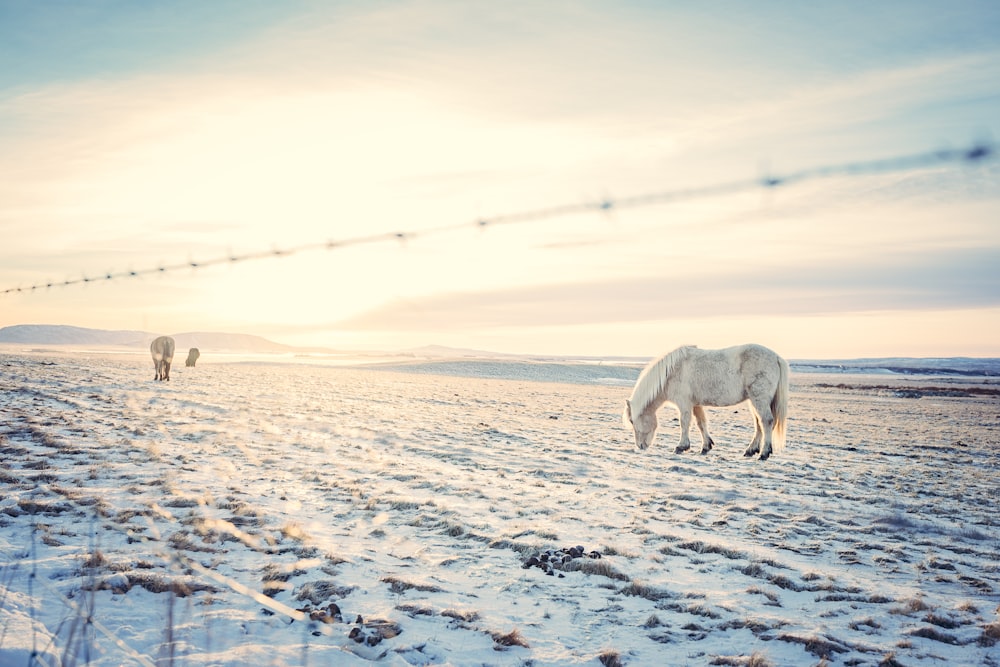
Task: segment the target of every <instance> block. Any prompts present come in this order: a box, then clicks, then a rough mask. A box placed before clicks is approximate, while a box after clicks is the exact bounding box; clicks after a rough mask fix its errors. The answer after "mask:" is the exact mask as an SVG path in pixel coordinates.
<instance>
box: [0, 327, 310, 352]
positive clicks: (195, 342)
mask: <svg viewBox="0 0 1000 667" xmlns="http://www.w3.org/2000/svg"><path fill="white" fill-rule="evenodd" d="M158 335H160V334H155V333H149V332H148V331H107V330H104V329H86V328H84V327H71V326H64V325H56V324H18V325H14V326H9V327H3V328H2V329H0V343H14V344H18V345H78V346H79V345H85V346H88V347H135V348H138V349H145V348H147V347H148V346H149V344H150V343H151V342H152V340H153V339H154V338H156V337H157V336H158ZM170 336H171V337H172V338H173V339H174V341H175V342H176V343H177V349H178V350H186V349H188V348H191V347H197V348H199V349H202V350H203V351H204V350H213V351H222V352H249V353H257V354H281V353H286V352H295V351H298V349H299V348H295V347H291V346H289V345H282V344H281V343H275V342H274V341H270V340H267V339H266V338H261V337H260V336H251V335H248V334H231V333H213V332H191V333H178V334H170Z"/></svg>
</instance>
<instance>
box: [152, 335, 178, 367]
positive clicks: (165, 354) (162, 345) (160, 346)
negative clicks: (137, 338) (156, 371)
mask: <svg viewBox="0 0 1000 667" xmlns="http://www.w3.org/2000/svg"><path fill="white" fill-rule="evenodd" d="M149 353H150V354H151V355H152V356H153V360H154V361H159V360H161V359H162V360H164V361H172V360H173V358H174V339H173V338H171V337H170V336H160V337H158V338H154V339H153V342H152V343H150V344H149Z"/></svg>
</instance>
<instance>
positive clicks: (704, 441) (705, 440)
mask: <svg viewBox="0 0 1000 667" xmlns="http://www.w3.org/2000/svg"><path fill="white" fill-rule="evenodd" d="M692 412H694V420H695V421H696V422H697V423H698V430H700V431H701V453H702V454H708V453H709V452H710V451H712V447H714V446H715V441H714V440H712V436H710V435H709V434H708V419H707V418H706V417H705V408H703V407H701V406H700V405H696V406H694V408H693V409H692Z"/></svg>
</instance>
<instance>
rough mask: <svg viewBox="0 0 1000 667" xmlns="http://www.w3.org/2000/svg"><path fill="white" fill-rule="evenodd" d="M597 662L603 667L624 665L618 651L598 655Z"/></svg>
mask: <svg viewBox="0 0 1000 667" xmlns="http://www.w3.org/2000/svg"><path fill="white" fill-rule="evenodd" d="M597 660H598V662H600V663H601V664H602V665H604V667H622V666H623V665H624V664H625V663H624V662H622V656H621V654H620V653H619V652H618V651H612V650H607V651H602V652H601V653H600V655H598V656H597Z"/></svg>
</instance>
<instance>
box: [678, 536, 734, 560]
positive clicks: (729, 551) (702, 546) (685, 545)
mask: <svg viewBox="0 0 1000 667" xmlns="http://www.w3.org/2000/svg"><path fill="white" fill-rule="evenodd" d="M677 548H678V549H687V550H688V551H694V552H695V553H699V554H719V555H720V556H723V557H725V558H728V559H730V560H744V559H746V558H748V555H747V553H746V552H744V551H740V550H739V549H734V548H732V547H727V546H723V545H719V544H708V543H706V542H702V541H700V540H693V541H690V542H682V543H680V544H678V545H677Z"/></svg>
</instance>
